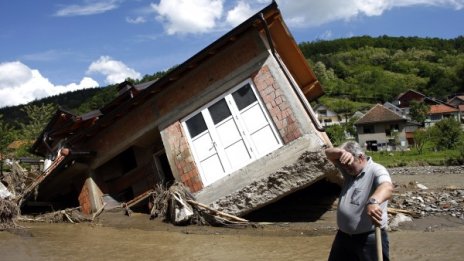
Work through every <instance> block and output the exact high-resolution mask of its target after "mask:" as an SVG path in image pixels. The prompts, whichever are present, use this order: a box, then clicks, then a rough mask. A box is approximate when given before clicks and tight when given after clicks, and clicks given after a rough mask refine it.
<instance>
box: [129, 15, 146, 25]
mask: <svg viewBox="0 0 464 261" xmlns="http://www.w3.org/2000/svg"><path fill="white" fill-rule="evenodd" d="M126 22H128V23H130V24H143V23H146V22H147V19H145V17H143V16H137V17H136V18H130V17H126Z"/></svg>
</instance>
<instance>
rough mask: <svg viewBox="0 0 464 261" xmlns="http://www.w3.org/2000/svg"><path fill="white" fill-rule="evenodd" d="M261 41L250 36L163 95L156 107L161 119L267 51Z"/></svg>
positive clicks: (196, 70) (184, 78)
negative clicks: (161, 116)
mask: <svg viewBox="0 0 464 261" xmlns="http://www.w3.org/2000/svg"><path fill="white" fill-rule="evenodd" d="M258 41H260V39H259V38H257V37H256V35H255V34H252V33H249V34H247V35H244V36H242V37H241V38H239V39H238V40H237V41H236V42H234V43H232V44H230V45H229V46H227V47H225V48H224V49H221V50H220V52H218V53H217V54H215V55H214V56H213V57H212V58H210V59H209V60H208V61H207V62H205V63H204V64H202V65H201V66H200V67H198V68H196V69H195V70H192V71H190V72H189V73H188V74H186V75H185V76H183V77H182V78H181V79H179V80H178V81H177V82H176V83H175V86H172V87H171V88H169V89H167V90H166V91H164V92H163V98H162V99H159V101H158V103H157V104H156V106H157V108H156V110H157V111H158V112H159V114H160V115H164V114H166V113H169V112H171V111H173V110H175V109H176V107H177V106H178V105H179V104H182V103H186V102H187V103H188V102H189V101H190V100H191V99H192V97H195V96H196V95H199V94H201V92H202V91H204V89H205V88H206V87H208V86H210V85H212V84H213V83H214V82H217V81H220V80H222V79H224V78H225V77H226V76H227V75H229V74H230V73H231V72H232V71H234V70H236V69H237V68H239V67H240V66H242V65H244V64H246V63H247V62H249V61H250V60H252V59H253V58H255V57H257V56H259V55H260V54H261V53H262V52H263V51H265V50H264V49H263V48H262V46H261V45H260V43H259V42H258Z"/></svg>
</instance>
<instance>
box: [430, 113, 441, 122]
mask: <svg viewBox="0 0 464 261" xmlns="http://www.w3.org/2000/svg"><path fill="white" fill-rule="evenodd" d="M441 119H442V116H441V115H440V114H438V115H431V116H430V120H432V121H439V120H441Z"/></svg>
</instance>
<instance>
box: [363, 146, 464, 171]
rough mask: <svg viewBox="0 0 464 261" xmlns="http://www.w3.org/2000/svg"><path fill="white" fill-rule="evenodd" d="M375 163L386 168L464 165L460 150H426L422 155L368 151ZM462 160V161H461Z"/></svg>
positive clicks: (414, 151)
mask: <svg viewBox="0 0 464 261" xmlns="http://www.w3.org/2000/svg"><path fill="white" fill-rule="evenodd" d="M366 154H367V155H369V156H372V158H373V159H374V161H375V162H377V163H380V164H382V165H384V166H385V167H403V166H426V165H432V166H439V165H461V164H463V162H462V158H461V156H460V152H459V150H443V151H433V150H431V149H424V150H423V152H422V154H419V153H418V152H417V150H415V149H411V150H409V151H390V152H389V151H376V152H374V151H367V152H366ZM459 159H461V160H459Z"/></svg>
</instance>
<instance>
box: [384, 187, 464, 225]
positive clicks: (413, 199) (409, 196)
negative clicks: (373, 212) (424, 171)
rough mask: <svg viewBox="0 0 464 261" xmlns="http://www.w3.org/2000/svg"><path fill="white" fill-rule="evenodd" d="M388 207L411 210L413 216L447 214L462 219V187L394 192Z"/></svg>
mask: <svg viewBox="0 0 464 261" xmlns="http://www.w3.org/2000/svg"><path fill="white" fill-rule="evenodd" d="M389 207H391V208H396V209H402V210H407V211H411V212H413V213H414V214H415V217H426V216H432V215H435V216H443V215H449V216H452V217H457V218H460V219H464V189H450V188H448V189H440V190H413V191H407V192H404V193H399V194H396V193H395V194H394V195H393V198H392V200H391V201H390V203H389Z"/></svg>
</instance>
